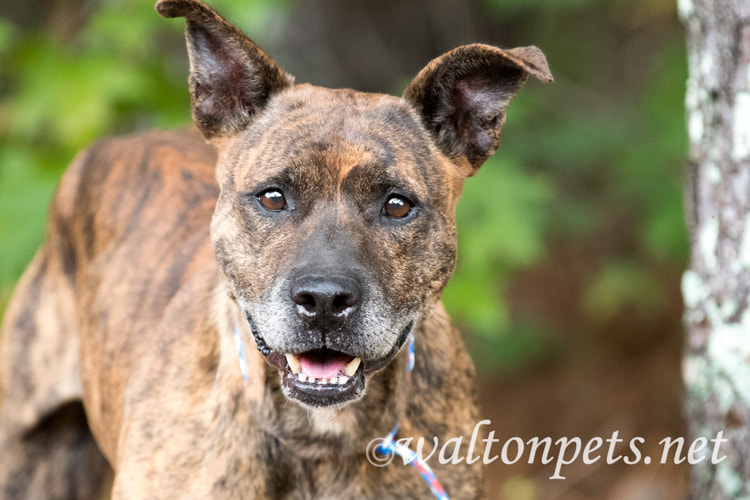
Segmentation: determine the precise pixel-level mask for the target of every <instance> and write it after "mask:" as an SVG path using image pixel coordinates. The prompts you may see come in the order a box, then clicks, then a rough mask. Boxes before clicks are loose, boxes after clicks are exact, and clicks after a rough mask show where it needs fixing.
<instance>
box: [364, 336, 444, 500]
mask: <svg viewBox="0 0 750 500" xmlns="http://www.w3.org/2000/svg"><path fill="white" fill-rule="evenodd" d="M408 369H409V380H411V372H412V371H413V370H414V332H412V333H410V334H409V362H408ZM396 432H398V422H396V427H394V428H393V430H392V431H391V432H390V433H389V434H388V435H387V436H386V437H385V438H383V440H382V441H381V443H380V444H379V445H378V447H377V448H376V451H377V452H378V453H381V454H383V455H398V456H400V457H401V458H402V459H403V460H404V463H407V464H409V465H411V466H413V467H414V468H415V469H417V470H418V471H419V474H420V475H421V476H422V479H424V480H425V482H426V483H427V486H429V487H430V491H431V492H432V494H433V495H435V498H436V499H437V500H449V499H448V494H447V493H446V492H445V490H444V489H443V485H441V484H440V481H438V479H437V476H436V475H435V473H434V472H433V471H432V468H430V466H429V465H427V463H426V462H425V461H424V460H422V457H420V456H419V455H418V454H417V453H416V452H415V451H414V450H412V449H411V448H409V447H408V446H406V445H404V444H402V443H399V442H397V441H395V440H394V439H395V438H396Z"/></svg>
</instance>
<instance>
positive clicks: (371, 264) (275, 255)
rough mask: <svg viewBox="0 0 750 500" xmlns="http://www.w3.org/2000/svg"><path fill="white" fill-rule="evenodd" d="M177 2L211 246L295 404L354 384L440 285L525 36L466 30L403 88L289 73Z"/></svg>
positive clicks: (231, 31)
mask: <svg viewBox="0 0 750 500" xmlns="http://www.w3.org/2000/svg"><path fill="white" fill-rule="evenodd" d="M156 8H157V11H158V12H159V13H160V14H161V15H163V16H165V17H185V18H187V42H188V43H187V45H188V52H189V56H190V80H189V81H190V93H191V97H192V111H193V118H194V120H195V122H196V124H197V125H198V127H199V128H200V130H201V131H202V132H203V134H204V136H205V137H206V138H207V139H208V140H209V142H211V143H212V144H213V145H214V146H215V147H216V149H217V150H218V152H219V161H218V165H217V178H218V180H219V184H220V187H221V194H220V196H219V200H218V203H217V206H216V211H215V214H214V218H213V222H212V225H211V235H212V243H213V246H214V250H215V254H216V258H217V261H218V263H219V265H220V267H221V269H222V271H223V273H224V275H225V277H226V280H227V282H228V285H229V287H230V289H231V291H232V293H233V295H234V297H235V298H236V300H237V303H238V304H239V306H240V307H241V308H242V310H243V311H244V313H245V314H246V316H247V319H248V321H249V323H250V327H251V329H252V331H253V334H254V335H255V340H256V342H257V343H258V348H259V349H260V350H261V352H262V353H263V354H264V355H265V356H266V359H267V360H268V361H269V363H271V364H272V365H273V366H275V367H276V368H278V369H279V370H280V373H281V377H282V387H283V389H284V392H285V394H286V395H287V396H288V397H290V398H292V399H295V400H297V401H299V402H301V403H303V404H305V405H309V406H329V405H340V404H343V403H346V402H349V401H353V400H356V399H358V398H360V397H362V395H363V394H364V390H365V386H366V383H367V380H368V379H369V374H371V373H373V372H375V371H377V370H379V369H380V368H382V367H384V366H385V365H387V364H388V363H389V362H390V361H391V360H392V359H393V358H394V357H395V356H396V354H397V353H398V352H399V350H400V348H401V347H402V345H403V344H404V342H405V340H406V339H407V337H408V335H409V333H410V332H411V330H412V329H413V328H414V326H415V325H416V324H417V323H418V322H419V320H420V318H421V317H423V316H424V315H425V314H427V313H428V312H429V310H430V309H431V308H432V307H433V306H434V305H435V304H436V302H437V301H438V300H439V298H440V295H441V292H442V290H443V288H444V286H445V285H446V283H447V281H448V278H449V276H450V274H451V272H452V270H453V267H454V262H455V256H456V232H455V222H454V212H455V208H456V203H457V201H458V198H459V195H460V193H461V189H462V186H463V181H464V180H465V178H466V177H468V176H471V175H473V174H474V173H476V171H477V169H478V168H479V167H480V165H481V164H482V163H483V162H484V161H485V160H486V159H487V158H488V157H489V156H490V155H491V154H492V153H493V152H494V151H495V149H496V148H497V147H498V144H499V141H500V130H501V128H502V126H503V124H504V122H505V109H506V106H507V105H508V103H509V102H510V100H511V99H512V98H513V97H514V96H515V94H516V93H517V92H518V90H519V89H520V88H521V86H522V85H523V83H524V82H525V80H526V78H527V76H528V75H529V74H531V75H534V76H536V77H537V78H540V79H541V80H544V81H551V79H552V77H551V75H550V73H549V69H548V68H547V62H546V60H545V58H544V56H543V55H542V53H541V51H539V49H537V48H536V47H523V48H517V49H512V50H501V49H498V48H496V47H492V46H488V45H480V44H476V45H468V46H463V47H459V48H457V49H455V50H453V51H451V52H448V53H447V54H444V55H442V56H440V57H438V58H437V59H435V60H434V61H432V62H431V63H430V64H428V65H427V67H425V68H424V69H423V70H422V71H421V72H420V73H419V75H417V77H416V78H415V79H414V81H412V83H411V84H410V85H409V86H408V87H407V89H406V90H405V91H404V94H403V96H402V97H401V98H396V97H391V96H386V95H378V94H365V93H359V92H355V91H351V90H331V89H325V88H319V87H313V86H310V85H294V84H293V78H292V77H291V76H290V75H288V74H287V73H285V72H284V71H283V70H282V69H281V68H280V67H279V66H278V64H277V63H276V62H275V61H273V60H272V59H271V58H269V57H268V56H267V55H266V54H265V53H264V52H263V51H262V50H261V49H260V48H259V47H258V46H257V45H255V44H254V43H253V42H252V41H250V40H249V39H248V38H247V37H246V36H245V35H244V34H243V33H242V32H241V31H240V30H238V29H237V28H235V27H234V26H232V25H230V24H228V23H227V22H226V21H225V20H224V19H223V18H221V17H220V16H219V15H218V14H217V13H216V12H214V11H213V10H212V9H211V8H210V7H208V6H206V5H205V4H203V3H201V2H198V1H196V0H161V1H160V2H159V3H157V6H156Z"/></svg>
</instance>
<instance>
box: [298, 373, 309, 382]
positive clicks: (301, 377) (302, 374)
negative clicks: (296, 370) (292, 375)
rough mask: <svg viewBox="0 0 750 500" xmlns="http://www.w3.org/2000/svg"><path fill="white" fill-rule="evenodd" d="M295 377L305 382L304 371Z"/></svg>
mask: <svg viewBox="0 0 750 500" xmlns="http://www.w3.org/2000/svg"><path fill="white" fill-rule="evenodd" d="M297 378H298V379H299V381H300V382H307V375H305V374H304V373H300V374H299V375H297Z"/></svg>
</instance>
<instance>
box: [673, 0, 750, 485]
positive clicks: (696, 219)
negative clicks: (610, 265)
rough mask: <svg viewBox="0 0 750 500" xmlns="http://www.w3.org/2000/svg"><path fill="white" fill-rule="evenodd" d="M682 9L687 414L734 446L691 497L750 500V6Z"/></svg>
mask: <svg viewBox="0 0 750 500" xmlns="http://www.w3.org/2000/svg"><path fill="white" fill-rule="evenodd" d="M679 10H680V16H681V18H682V20H683V22H684V24H685V27H686V30H687V41H688V62H689V71H690V74H689V79H688V85H687V95H686V108H687V123H688V134H689V138H690V165H689V170H688V185H687V196H686V209H687V210H686V212H687V221H688V226H689V228H690V235H691V243H692V260H691V265H690V266H691V267H690V269H689V270H688V271H686V272H685V274H684V276H683V282H682V293H683V299H684V301H685V325H686V328H687V340H686V345H685V358H684V363H683V376H684V381H685V389H686V404H685V416H686V418H687V421H688V425H689V428H690V432H691V434H692V438H693V439H696V438H699V437H705V438H707V439H713V438H716V437H717V434H718V433H719V432H720V431H723V437H724V439H727V442H724V443H721V446H720V449H719V453H717V454H715V455H716V456H714V457H712V456H711V450H710V449H708V451H707V452H706V453H705V454H704V455H702V458H703V459H702V460H697V461H698V463H696V464H694V465H693V466H692V471H691V472H692V474H691V476H692V480H691V481H692V490H691V492H692V496H691V498H693V499H695V500H715V499H740V498H742V499H750V306H749V304H748V294H749V292H750V26H749V25H748V20H749V19H750V0H679ZM698 455H699V456H700V455H701V454H700V453H699V454H698ZM723 456H726V459H724V460H720V459H721V458H722V457H723ZM696 458H698V457H696ZM714 462H718V463H714Z"/></svg>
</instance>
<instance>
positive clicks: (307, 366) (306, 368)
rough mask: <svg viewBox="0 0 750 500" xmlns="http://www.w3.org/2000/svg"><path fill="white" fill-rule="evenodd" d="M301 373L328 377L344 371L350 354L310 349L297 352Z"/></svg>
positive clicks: (322, 377)
mask: <svg viewBox="0 0 750 500" xmlns="http://www.w3.org/2000/svg"><path fill="white" fill-rule="evenodd" d="M297 357H298V359H299V361H300V365H301V370H302V373H304V374H305V375H307V376H308V377H313V378H320V379H330V378H332V377H334V376H336V375H337V374H338V373H339V372H342V371H344V368H345V367H346V364H347V363H348V362H349V361H351V360H352V357H351V356H347V355H346V354H343V353H338V352H332V351H324V350H321V351H310V352H306V353H303V354H299V355H298V356H297Z"/></svg>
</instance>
